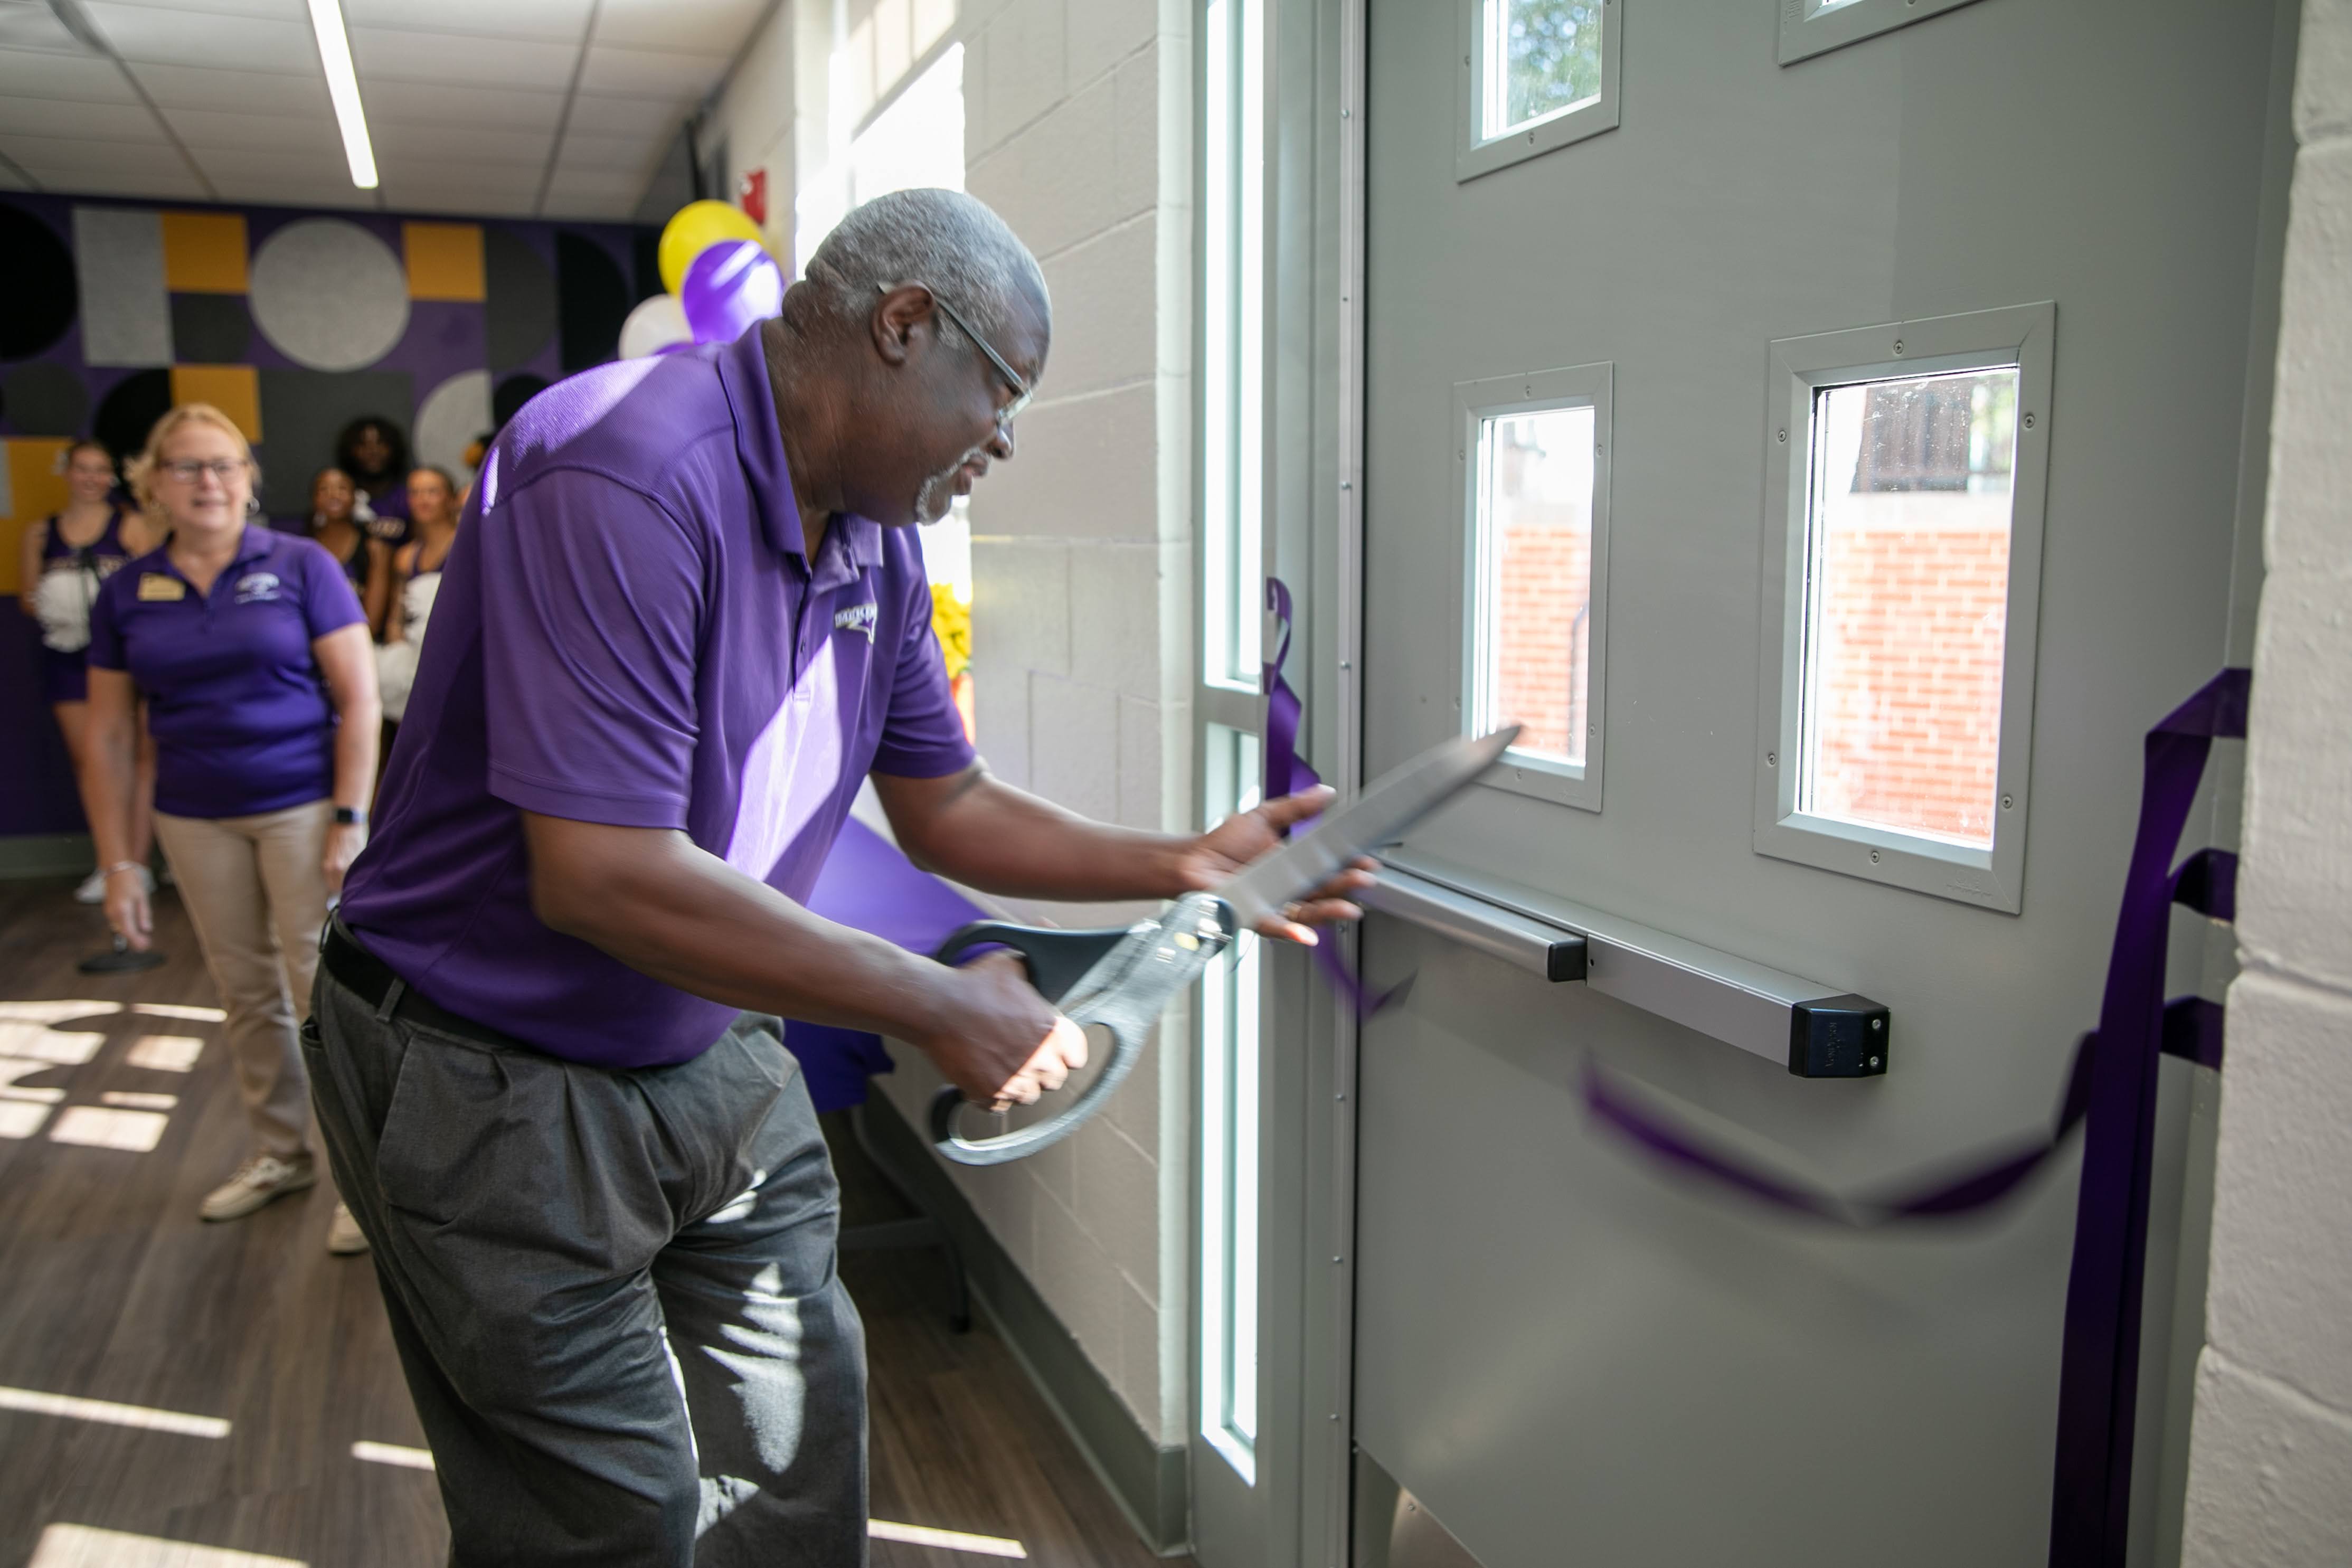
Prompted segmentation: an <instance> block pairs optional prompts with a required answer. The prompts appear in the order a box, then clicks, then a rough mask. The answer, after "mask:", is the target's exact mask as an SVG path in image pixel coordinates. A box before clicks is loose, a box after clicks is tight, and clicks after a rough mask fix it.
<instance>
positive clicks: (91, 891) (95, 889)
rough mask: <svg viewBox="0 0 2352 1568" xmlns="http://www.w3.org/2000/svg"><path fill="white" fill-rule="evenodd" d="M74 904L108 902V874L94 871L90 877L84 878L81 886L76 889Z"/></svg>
mask: <svg viewBox="0 0 2352 1568" xmlns="http://www.w3.org/2000/svg"><path fill="white" fill-rule="evenodd" d="M74 902H75V903H78V904H102V903H104V902H106V873H105V872H104V871H92V872H91V873H90V874H89V876H87V877H84V878H83V879H81V886H80V887H79V888H76V889H74Z"/></svg>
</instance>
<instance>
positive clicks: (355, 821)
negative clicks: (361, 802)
mask: <svg viewBox="0 0 2352 1568" xmlns="http://www.w3.org/2000/svg"><path fill="white" fill-rule="evenodd" d="M335 826H338V827H365V826H367V813H366V812H364V811H362V810H361V809H360V808H359V807H358V806H356V805H339V806H337V807H335Z"/></svg>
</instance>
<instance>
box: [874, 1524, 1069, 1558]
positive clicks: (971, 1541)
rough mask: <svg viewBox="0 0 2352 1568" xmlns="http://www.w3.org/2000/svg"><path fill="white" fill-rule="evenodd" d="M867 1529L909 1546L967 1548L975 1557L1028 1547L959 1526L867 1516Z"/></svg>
mask: <svg viewBox="0 0 2352 1568" xmlns="http://www.w3.org/2000/svg"><path fill="white" fill-rule="evenodd" d="M866 1534H868V1535H870V1536H872V1537H873V1538H874V1539H875V1540H877V1541H899V1542H906V1543H907V1544H908V1545H909V1546H937V1547H940V1548H943V1549H944V1550H946V1551H949V1552H971V1553H972V1554H973V1555H974V1556H978V1557H1026V1556H1028V1555H1029V1550H1028V1548H1026V1547H1024V1546H1023V1545H1022V1544H1021V1543H1020V1542H1017V1541H1008V1540H1006V1539H1005V1538H1004V1537H1003V1536H1001V1535H969V1534H966V1533H965V1532H964V1531H961V1530H932V1529H930V1528H929V1527H928V1526H925V1525H920V1524H893V1523H892V1522H891V1521H888V1520H887V1519H869V1520H867V1521H866Z"/></svg>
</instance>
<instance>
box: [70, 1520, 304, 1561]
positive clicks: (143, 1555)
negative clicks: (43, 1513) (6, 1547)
mask: <svg viewBox="0 0 2352 1568" xmlns="http://www.w3.org/2000/svg"><path fill="white" fill-rule="evenodd" d="M25 1568H308V1565H307V1564H306V1563H302V1562H300V1561H299V1560H298V1559H296V1558H292V1557H265V1556H263V1555H262V1554H261V1553H260V1552H231V1551H229V1550H227V1549H226V1547H219V1546H199V1545H197V1544H196V1543H195V1542H193V1541H166V1540H164V1539H163V1537H162V1536H159V1535H132V1534H130V1533H128V1532H126V1531H120V1530H97V1529H93V1528H92V1527H91V1526H89V1525H87V1524H53V1525H51V1526H49V1527H48V1528H47V1530H44V1531H41V1540H40V1543H39V1544H38V1545H37V1546H35V1547H34V1548H33V1560H32V1561H31V1562H30V1563H26V1565H25Z"/></svg>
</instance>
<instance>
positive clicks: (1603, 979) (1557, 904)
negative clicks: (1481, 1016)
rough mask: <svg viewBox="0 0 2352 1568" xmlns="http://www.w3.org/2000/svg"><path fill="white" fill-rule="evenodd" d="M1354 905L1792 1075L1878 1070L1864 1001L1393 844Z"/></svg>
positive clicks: (1881, 1039) (1885, 1030)
mask: <svg viewBox="0 0 2352 1568" xmlns="http://www.w3.org/2000/svg"><path fill="white" fill-rule="evenodd" d="M1364 902H1365V904H1366V905H1367V906H1368V907H1369V908H1370V909H1372V910H1376V911H1378V912H1380V913H1381V914H1386V915H1392V916H1394V917H1395V918H1397V919H1399V920H1402V921H1409V922H1411V923H1412V924H1414V925H1417V926H1421V927H1423V928H1424V929H1426V930H1429V931H1436V932H1437V933H1439V934H1440V935H1443V936H1445V937H1449V938H1451V939H1452V940H1454V941H1455V942H1461V943H1462V944H1463V945H1465V946H1466V947H1470V948H1474V949H1475V950H1476V951H1478V952H1484V953H1486V954H1488V955H1489V956H1491V957H1494V958H1498V959H1500V960H1502V961H1503V962H1504V963H1509V964H1513V965H1516V966H1517V967H1518V968H1520V969H1524V970H1527V971H1528V973H1532V974H1539V975H1542V976H1543V977H1544V978H1545V979H1547V980H1552V981H1558V982H1562V983H1575V982H1581V983H1582V984H1585V985H1588V986H1590V987H1591V989H1593V990H1594V991H1597V992H1600V993H1601V994H1602V995H1604V996H1612V997H1614V998H1616V999H1617V1000H1618V1001H1620V1002H1623V1003H1625V1004H1627V1005H1631V1006H1634V1007H1639V1008H1641V1009H1642V1010H1643V1012H1646V1013H1654V1014H1656V1015H1658V1016H1660V1017H1662V1018H1667V1019H1671V1020H1672V1021H1673V1022H1675V1023H1677V1024H1680V1025H1682V1026H1685V1028H1689V1029H1695V1030H1696V1031H1698V1032H1699V1033H1700V1034H1703V1035H1708V1036H1712V1037H1714V1038H1716V1039H1718V1040H1722V1041H1724V1042H1725V1043H1726V1044H1728V1045H1734V1046H1738V1047H1739V1048H1740V1049H1742V1050H1746V1051H1753V1052H1755V1053H1756V1054H1757V1055H1758V1056H1760V1057H1765V1058H1769V1059H1770V1060H1772V1061H1775V1062H1779V1063H1780V1064H1782V1065H1783V1066H1785V1067H1787V1068H1788V1069H1789V1070H1790V1072H1791V1073H1794V1074H1796V1075H1797V1076H1798V1077H1800V1078H1874V1077H1877V1076H1878V1075H1880V1074H1882V1073H1884V1072H1885V1070H1886V1064H1887V1061H1888V1055H1887V1047H1888V1046H1889V1044H1890V1043H1891V1042H1892V1039H1893V1037H1894V1029H1895V1025H1894V1018H1893V1016H1892V1015H1891V1014H1890V1013H1889V1012H1888V1010H1887V1009H1886V1008H1885V1007H1884V1006H1882V1005H1879V1004H1878V1003H1876V1002H1874V1001H1872V1000H1871V999H1870V998H1869V997H1867V996H1859V995H1855V994H1853V993H1852V992H1848V991H1843V990H1842V989H1840V988H1839V987H1837V986H1835V985H1832V984H1827V983H1826V982H1823V981H1819V980H1808V979H1805V978H1804V977H1803V976H1801V975H1796V974H1790V973H1788V972H1787V971H1785V970H1779V969H1773V968H1770V967H1768V966H1767V965H1764V964H1761V963H1750V962H1748V960H1747V959H1744V958H1738V957H1735V956H1734V955H1733V954H1731V953H1727V952H1721V951H1720V950H1718V949H1716V948H1711V947H1706V946H1704V945H1702V944H1701V943H1698V942H1690V941H1686V940H1685V939H1684V938H1682V937H1678V936H1675V935H1672V934H1670V933H1668V932H1666V931H1658V930H1656V929H1654V928H1653V927H1650V926H1645V925H1642V924H1639V923H1637V922H1635V921H1628V920H1621V919H1619V918H1618V917H1616V916H1614V915H1612V914H1608V913H1605V912H1604V911H1602V910H1596V909H1592V908H1591V907H1590V906H1588V905H1584V904H1579V903H1576V902H1574V901H1573V900H1568V899H1560V898H1555V897H1553V896H1552V895H1550V894H1549V893H1545V892H1542V891H1540V890H1539V889H1534V888H1529V887H1527V886H1525V885H1523V884H1520V883H1517V882H1512V881H1508V880H1507V879H1502V878H1499V877H1489V876H1486V875H1485V874H1483V873H1480V872H1475V871H1472V870H1469V869H1468V868H1465V867H1460V866H1456V865H1454V864H1452V863H1450V862H1447V861H1444V860H1440V859H1438V858H1435V857H1433V856H1423V855H1416V854H1412V853H1410V852H1404V851H1393V852H1391V853H1389V854H1387V855H1385V856H1383V857H1382V866H1381V879H1380V883H1379V885H1378V886H1376V887H1374V888H1372V889H1370V891H1369V892H1368V893H1367V894H1366V895H1365V896H1364Z"/></svg>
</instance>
